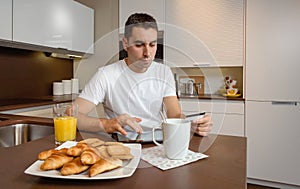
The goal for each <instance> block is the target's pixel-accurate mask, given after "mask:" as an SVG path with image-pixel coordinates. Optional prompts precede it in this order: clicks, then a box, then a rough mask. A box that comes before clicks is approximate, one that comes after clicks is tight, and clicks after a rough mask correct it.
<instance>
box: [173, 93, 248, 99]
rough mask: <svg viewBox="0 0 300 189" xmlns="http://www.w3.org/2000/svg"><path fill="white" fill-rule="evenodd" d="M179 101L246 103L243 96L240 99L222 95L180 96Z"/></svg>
mask: <svg viewBox="0 0 300 189" xmlns="http://www.w3.org/2000/svg"><path fill="white" fill-rule="evenodd" d="M178 98H179V99H199V100H201V99H203V100H236V101H245V99H244V98H243V95H241V96H240V97H224V96H222V95H220V94H203V95H188V94H180V95H178Z"/></svg>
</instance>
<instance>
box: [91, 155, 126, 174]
mask: <svg viewBox="0 0 300 189" xmlns="http://www.w3.org/2000/svg"><path fill="white" fill-rule="evenodd" d="M121 166H122V160H120V159H117V158H111V159H109V160H105V159H102V158H101V159H100V160H99V161H97V162H96V163H95V164H94V165H92V167H91V168H90V169H89V176H90V177H93V176H96V175H98V174H100V173H103V172H105V171H110V170H113V169H116V168H118V167H121Z"/></svg>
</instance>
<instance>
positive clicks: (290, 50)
mask: <svg viewBox="0 0 300 189" xmlns="http://www.w3.org/2000/svg"><path fill="white" fill-rule="evenodd" d="M246 12H247V15H246V23H247V25H246V54H247V56H246V62H247V64H246V74H245V75H246V89H245V92H246V98H247V99H250V100H255V99H260V100H282V101H300V92H299V91H300V85H299V84H297V82H298V81H299V70H300V64H299V62H300V53H299V49H300V37H299V33H300V19H299V17H300V1H299V0H286V1H282V0H250V1H247V11H246Z"/></svg>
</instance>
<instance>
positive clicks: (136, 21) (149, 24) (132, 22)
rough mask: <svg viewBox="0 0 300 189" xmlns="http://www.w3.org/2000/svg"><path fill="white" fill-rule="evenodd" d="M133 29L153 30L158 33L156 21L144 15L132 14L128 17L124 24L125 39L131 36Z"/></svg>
mask: <svg viewBox="0 0 300 189" xmlns="http://www.w3.org/2000/svg"><path fill="white" fill-rule="evenodd" d="M133 27H142V28H145V29H149V28H153V29H155V30H156V31H158V27H157V23H156V20H155V19H154V18H153V17H152V16H150V15H148V14H146V13H134V14H132V15H130V16H129V17H128V19H127V21H126V23H125V33H124V36H125V37H126V38H127V39H128V38H129V37H130V36H131V32H132V28H133Z"/></svg>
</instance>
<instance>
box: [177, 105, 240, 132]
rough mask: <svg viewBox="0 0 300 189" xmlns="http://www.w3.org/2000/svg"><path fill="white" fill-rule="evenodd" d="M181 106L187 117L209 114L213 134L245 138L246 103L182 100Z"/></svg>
mask: <svg viewBox="0 0 300 189" xmlns="http://www.w3.org/2000/svg"><path fill="white" fill-rule="evenodd" d="M180 104H181V109H182V111H183V113H184V114H186V115H187V114H194V113H199V112H203V111H204V112H207V114H209V115H210V116H211V118H212V122H213V126H212V131H211V133H213V134H223V135H231V136H245V129H244V102H227V101H209V100H180ZM192 119H195V118H192Z"/></svg>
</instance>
